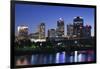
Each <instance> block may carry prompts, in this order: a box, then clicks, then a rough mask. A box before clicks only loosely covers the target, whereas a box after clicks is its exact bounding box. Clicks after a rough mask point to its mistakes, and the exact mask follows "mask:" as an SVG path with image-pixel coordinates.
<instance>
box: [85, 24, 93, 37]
mask: <svg viewBox="0 0 100 69" xmlns="http://www.w3.org/2000/svg"><path fill="white" fill-rule="evenodd" d="M91 28H92V27H91V26H90V25H86V26H84V30H83V33H84V37H86V38H87V37H91Z"/></svg>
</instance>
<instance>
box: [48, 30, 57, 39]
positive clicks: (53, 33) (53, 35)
mask: <svg viewBox="0 0 100 69" xmlns="http://www.w3.org/2000/svg"><path fill="white" fill-rule="evenodd" d="M48 37H49V38H54V37H56V30H55V29H49V30H48Z"/></svg>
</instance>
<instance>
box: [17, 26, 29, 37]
mask: <svg viewBox="0 0 100 69" xmlns="http://www.w3.org/2000/svg"><path fill="white" fill-rule="evenodd" d="M18 36H21V37H22V36H23V37H27V36H28V26H25V25H21V26H18Z"/></svg>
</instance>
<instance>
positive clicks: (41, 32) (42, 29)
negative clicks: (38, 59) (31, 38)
mask: <svg viewBox="0 0 100 69" xmlns="http://www.w3.org/2000/svg"><path fill="white" fill-rule="evenodd" d="M38 33H39V39H45V24H44V23H40V25H39V26H38Z"/></svg>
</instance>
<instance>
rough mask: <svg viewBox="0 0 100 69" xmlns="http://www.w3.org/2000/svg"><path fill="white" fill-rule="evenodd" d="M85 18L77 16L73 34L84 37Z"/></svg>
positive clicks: (74, 21)
mask: <svg viewBox="0 0 100 69" xmlns="http://www.w3.org/2000/svg"><path fill="white" fill-rule="evenodd" d="M83 23H84V21H83V18H82V17H79V16H77V17H75V18H74V20H73V27H74V29H73V35H74V36H76V37H83Z"/></svg>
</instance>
